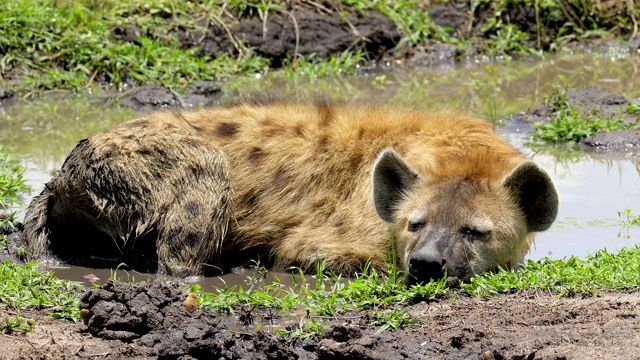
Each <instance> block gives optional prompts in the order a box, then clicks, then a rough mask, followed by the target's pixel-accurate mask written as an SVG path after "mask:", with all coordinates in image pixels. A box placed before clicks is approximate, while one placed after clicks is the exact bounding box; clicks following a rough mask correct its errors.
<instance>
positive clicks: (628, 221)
mask: <svg viewBox="0 0 640 360" xmlns="http://www.w3.org/2000/svg"><path fill="white" fill-rule="evenodd" d="M618 217H619V218H620V224H621V225H622V226H638V225H640V215H636V214H634V213H633V212H632V211H631V209H626V210H625V211H618Z"/></svg>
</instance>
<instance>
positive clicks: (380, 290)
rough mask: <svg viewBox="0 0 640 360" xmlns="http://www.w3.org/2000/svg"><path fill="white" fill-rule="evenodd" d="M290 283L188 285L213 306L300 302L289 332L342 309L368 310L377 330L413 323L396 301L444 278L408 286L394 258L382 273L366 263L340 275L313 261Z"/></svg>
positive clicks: (440, 285)
mask: <svg viewBox="0 0 640 360" xmlns="http://www.w3.org/2000/svg"><path fill="white" fill-rule="evenodd" d="M291 282H292V285H290V286H286V285H283V283H282V282H281V281H280V280H276V281H275V282H274V283H272V284H268V285H260V286H257V285H256V284H257V283H255V282H253V283H252V285H251V286H250V288H249V289H244V288H243V287H242V286H238V287H235V286H234V287H230V288H229V287H227V288H225V289H216V291H215V292H214V293H211V292H203V291H202V289H201V288H200V287H199V286H195V287H194V288H192V289H191V291H192V292H199V299H200V303H201V305H202V306H206V307H209V308H211V309H213V310H215V311H227V312H233V311H236V309H238V308H252V307H256V306H257V307H260V308H271V309H276V310H280V311H283V312H287V313H288V312H291V311H293V310H296V309H298V308H304V309H306V311H307V315H306V316H305V318H304V319H303V320H306V321H301V322H300V325H299V327H297V328H294V329H290V330H286V331H285V332H287V333H289V334H290V335H291V336H293V335H296V336H301V335H304V334H306V335H307V336H308V335H310V334H311V333H321V332H322V331H324V326H322V321H321V320H322V319H323V318H325V317H331V318H336V317H337V318H340V316H342V315H343V314H345V313H348V312H353V311H363V310H366V311H367V316H368V317H369V318H370V319H371V320H372V321H373V322H374V323H376V324H378V325H379V326H380V330H381V331H382V330H384V329H387V328H390V327H392V328H394V327H398V326H402V325H407V324H411V323H414V322H415V320H414V319H413V318H411V317H410V316H409V315H408V314H407V312H406V310H397V309H396V307H397V306H398V305H407V304H410V303H411V302H413V301H416V300H418V299H424V300H431V299H434V298H436V297H438V296H440V295H442V294H444V293H445V292H447V291H448V288H447V287H446V284H445V279H442V280H440V281H437V282H431V283H428V284H425V285H416V286H412V287H410V288H407V286H406V285H405V282H404V278H403V276H402V272H401V271H399V270H398V269H397V268H396V267H395V264H393V265H390V266H389V267H388V271H387V273H385V274H381V273H380V272H378V271H377V270H376V269H374V268H370V267H367V268H366V269H365V270H364V271H363V272H362V273H361V274H357V275H356V276H355V278H353V279H343V278H342V277H341V276H339V275H335V274H331V273H328V272H326V271H325V269H324V264H320V265H318V267H317V270H316V274H315V275H314V276H313V279H307V277H306V276H305V274H303V273H302V272H301V271H299V272H298V274H297V276H293V275H292V279H291Z"/></svg>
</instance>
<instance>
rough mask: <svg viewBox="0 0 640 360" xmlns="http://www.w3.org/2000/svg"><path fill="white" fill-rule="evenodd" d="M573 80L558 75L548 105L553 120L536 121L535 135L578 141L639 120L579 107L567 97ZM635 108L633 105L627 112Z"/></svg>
mask: <svg viewBox="0 0 640 360" xmlns="http://www.w3.org/2000/svg"><path fill="white" fill-rule="evenodd" d="M568 89H569V81H568V80H567V78H566V77H565V76H558V77H557V78H556V79H554V83H553V91H552V92H551V94H549V95H548V96H546V97H545V105H546V106H547V107H548V108H550V109H552V110H553V111H555V116H554V117H553V118H552V119H551V120H550V121H549V123H548V124H547V123H536V124H534V127H535V132H534V133H533V134H532V136H533V137H534V138H538V139H541V140H543V141H547V142H578V141H580V140H582V139H584V138H586V137H588V136H591V135H595V134H597V133H601V132H610V131H618V130H626V129H631V128H636V127H637V126H638V121H637V120H636V121H635V122H632V123H627V122H625V121H624V120H623V119H622V115H621V114H619V115H617V116H616V115H602V114H599V113H598V111H597V109H591V110H586V111H585V110H579V109H578V108H577V107H575V106H573V105H572V104H570V103H569V102H568V101H567V94H568ZM634 109H635V108H634V107H633V106H629V107H628V109H627V112H629V113H632V112H633V111H635V110H634Z"/></svg>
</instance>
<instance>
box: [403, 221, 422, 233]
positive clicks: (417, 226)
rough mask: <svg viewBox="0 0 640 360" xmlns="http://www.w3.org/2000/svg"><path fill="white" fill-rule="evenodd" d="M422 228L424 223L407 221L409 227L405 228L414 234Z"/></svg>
mask: <svg viewBox="0 0 640 360" xmlns="http://www.w3.org/2000/svg"><path fill="white" fill-rule="evenodd" d="M423 227H424V222H419V221H416V222H414V221H409V225H408V226H407V230H409V231H410V232H416V231H419V230H420V229H422V228H423Z"/></svg>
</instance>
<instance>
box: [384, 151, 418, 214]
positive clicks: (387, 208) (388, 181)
mask: <svg viewBox="0 0 640 360" xmlns="http://www.w3.org/2000/svg"><path fill="white" fill-rule="evenodd" d="M419 178H420V176H419V175H418V174H416V173H415V172H414V171H413V170H411V168H410V167H409V165H407V163H405V162H404V160H402V158H400V155H398V154H397V153H396V152H395V151H393V150H392V149H385V150H383V151H382V152H381V153H380V155H378V158H377V159H376V162H375V164H374V165H373V202H374V204H375V206H376V212H377V213H378V216H380V218H382V220H384V221H386V222H393V221H395V218H394V212H395V210H396V205H397V204H398V202H399V201H400V200H401V199H402V196H403V194H404V193H405V192H406V191H407V190H409V189H410V188H411V187H412V186H413V185H414V184H415V183H416V181H417V180H418V179H419Z"/></svg>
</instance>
